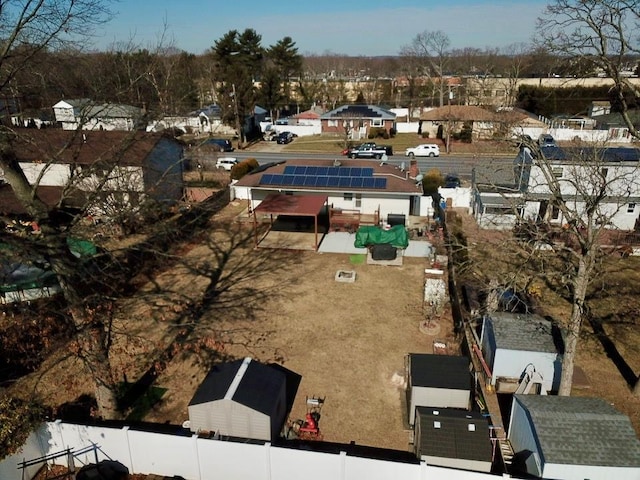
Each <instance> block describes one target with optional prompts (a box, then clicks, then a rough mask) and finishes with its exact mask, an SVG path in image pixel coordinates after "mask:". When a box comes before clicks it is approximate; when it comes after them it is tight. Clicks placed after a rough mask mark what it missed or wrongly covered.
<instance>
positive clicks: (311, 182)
mask: <svg viewBox="0 0 640 480" xmlns="http://www.w3.org/2000/svg"><path fill="white" fill-rule="evenodd" d="M274 193H282V194H286V195H294V196H299V195H306V196H313V195H321V196H327V197H328V200H327V202H328V205H329V206H330V207H332V208H334V209H342V210H348V211H352V212H357V213H359V214H363V215H373V214H377V213H379V217H380V218H381V219H382V220H384V219H386V218H387V217H388V216H389V215H392V216H393V215H400V216H404V217H405V218H407V217H408V216H409V215H418V216H419V215H426V213H423V212H427V211H428V209H429V208H430V206H431V197H424V196H423V193H422V183H421V182H419V181H416V179H415V178H412V177H411V176H410V175H409V172H408V171H405V170H402V169H400V168H399V167H396V166H393V165H389V164H385V163H383V162H382V163H381V162H379V161H368V160H350V159H340V160H306V159H305V160H287V161H283V162H277V163H273V164H270V165H263V166H261V167H260V168H259V169H258V171H257V172H255V173H250V174H249V175H245V176H244V177H242V178H241V179H240V180H239V181H238V182H237V183H235V184H234V185H233V186H232V198H237V199H241V200H246V201H247V202H248V204H249V207H250V209H251V211H253V210H254V209H255V208H256V207H257V206H258V205H259V204H260V203H261V202H262V201H263V200H264V199H265V198H267V196H269V195H270V194H274Z"/></svg>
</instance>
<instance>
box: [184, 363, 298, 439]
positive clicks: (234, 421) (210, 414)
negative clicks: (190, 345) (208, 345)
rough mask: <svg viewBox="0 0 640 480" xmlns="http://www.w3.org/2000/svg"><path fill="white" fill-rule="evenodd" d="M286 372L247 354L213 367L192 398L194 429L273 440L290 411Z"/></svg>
mask: <svg viewBox="0 0 640 480" xmlns="http://www.w3.org/2000/svg"><path fill="white" fill-rule="evenodd" d="M286 379H287V376H286V375H285V373H283V372H282V371H280V370H277V369H276V368H274V367H272V366H269V365H263V364H260V363H258V362H256V361H253V360H252V359H251V358H249V357H247V358H245V359H243V360H236V361H233V362H230V363H224V364H222V365H218V366H215V367H213V369H211V371H210V372H209V373H208V374H207V376H206V377H205V379H204V380H203V381H202V383H201V384H200V386H199V387H198V389H197V390H196V392H195V394H194V395H193V398H192V399H191V401H190V402H189V407H188V410H189V428H190V430H191V431H192V432H196V433H197V432H210V433H215V435H216V436H217V437H236V438H248V439H254V440H264V441H267V442H269V441H272V440H276V439H278V437H279V435H280V432H281V430H282V426H283V425H284V421H285V418H286V415H287V396H286V394H287V388H286V387H287V385H286Z"/></svg>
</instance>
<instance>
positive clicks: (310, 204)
mask: <svg viewBox="0 0 640 480" xmlns="http://www.w3.org/2000/svg"><path fill="white" fill-rule="evenodd" d="M327 200H328V197H327V196H326V195H283V194H279V193H271V194H269V195H267V197H266V198H265V199H264V200H263V201H262V202H261V203H260V205H258V206H257V207H256V208H254V209H253V233H254V241H255V247H256V248H257V247H258V243H260V240H262V238H261V239H260V240H258V220H257V214H261V215H269V218H270V227H269V230H271V227H272V226H273V220H274V216H275V217H278V215H283V216H301V217H313V223H314V233H315V251H316V252H317V251H318V247H319V243H318V216H319V215H320V213H321V212H322V209H323V208H324V207H325V206H326V205H327ZM268 233H269V232H268V231H267V233H265V235H264V236H266V235H267V234H268ZM264 236H263V238H264Z"/></svg>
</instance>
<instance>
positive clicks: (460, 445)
mask: <svg viewBox="0 0 640 480" xmlns="http://www.w3.org/2000/svg"><path fill="white" fill-rule="evenodd" d="M414 445H415V453H416V455H417V457H418V458H419V459H420V460H424V461H426V462H427V464H428V465H437V466H440V467H450V468H457V469H462V470H474V471H478V472H489V471H491V461H492V458H491V457H492V448H491V440H490V437H489V421H488V420H487V419H486V418H485V417H483V416H482V415H481V414H480V413H478V412H467V411H463V410H453V409H450V408H442V409H435V408H426V407H418V408H416V425H415V437H414Z"/></svg>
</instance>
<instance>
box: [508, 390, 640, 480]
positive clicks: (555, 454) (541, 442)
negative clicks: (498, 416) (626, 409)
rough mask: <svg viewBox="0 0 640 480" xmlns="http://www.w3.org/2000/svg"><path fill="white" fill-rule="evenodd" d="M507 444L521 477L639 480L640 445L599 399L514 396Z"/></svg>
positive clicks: (629, 428)
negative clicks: (512, 453) (512, 452)
mask: <svg viewBox="0 0 640 480" xmlns="http://www.w3.org/2000/svg"><path fill="white" fill-rule="evenodd" d="M508 438H509V440H510V441H511V446H512V447H513V450H514V452H515V456H514V458H513V462H514V463H513V466H514V467H518V469H519V471H520V472H519V473H525V474H526V475H527V476H529V475H530V476H533V477H540V478H553V479H557V480H584V479H589V480H610V479H615V480H637V479H638V478H640V441H639V440H638V438H637V436H636V433H635V431H634V429H633V426H632V425H631V421H630V420H629V417H627V416H626V415H624V414H622V413H620V412H618V411H617V410H616V409H615V408H613V407H612V406H611V405H610V404H609V403H608V402H606V401H605V400H602V399H600V398H586V397H557V396H544V397H542V396H537V395H515V396H514V397H513V403H512V407H511V420H510V422H509V431H508Z"/></svg>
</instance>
